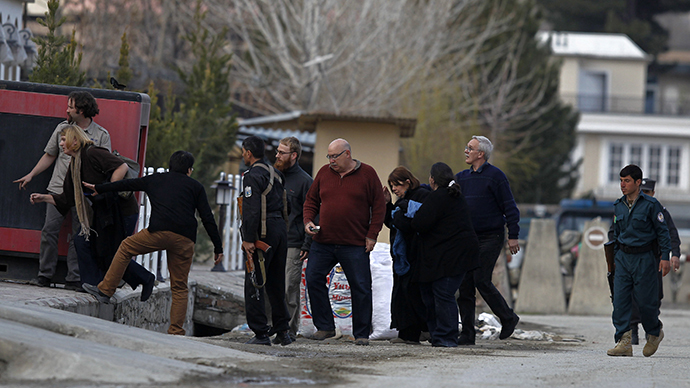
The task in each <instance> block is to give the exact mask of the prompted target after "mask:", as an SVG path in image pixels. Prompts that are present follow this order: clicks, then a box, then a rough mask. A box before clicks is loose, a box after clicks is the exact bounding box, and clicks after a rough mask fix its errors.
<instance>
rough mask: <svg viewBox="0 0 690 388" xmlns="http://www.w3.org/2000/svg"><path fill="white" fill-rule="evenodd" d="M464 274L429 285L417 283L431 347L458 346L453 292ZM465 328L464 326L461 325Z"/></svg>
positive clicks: (456, 313) (441, 279)
mask: <svg viewBox="0 0 690 388" xmlns="http://www.w3.org/2000/svg"><path fill="white" fill-rule="evenodd" d="M463 277H464V274H461V275H457V276H447V277H443V278H440V279H438V280H435V281H433V282H431V283H419V289H420V291H421V292H422V300H423V301H424V305H425V306H426V325H427V327H428V328H429V334H431V344H432V345H433V346H444V347H456V346H458V323H459V321H458V305H457V303H456V302H455V291H456V290H457V289H458V287H460V283H462V278H463ZM463 326H465V325H463Z"/></svg>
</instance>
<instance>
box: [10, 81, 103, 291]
mask: <svg viewBox="0 0 690 388" xmlns="http://www.w3.org/2000/svg"><path fill="white" fill-rule="evenodd" d="M98 113H99V110H98V103H97V102H96V99H95V98H94V97H93V96H92V95H91V94H90V93H89V92H84V91H74V92H72V93H70V94H69V96H68V99H67V120H66V121H63V122H61V123H60V124H58V126H57V127H56V128H55V130H54V131H53V134H52V135H51V137H50V140H48V144H47V145H46V147H45V149H44V152H45V153H44V154H43V156H42V157H41V159H39V161H38V163H36V166H35V167H34V168H33V169H32V170H31V172H29V173H28V174H26V175H25V176H23V177H22V178H19V179H17V180H16V181H14V183H19V189H20V190H21V189H26V185H28V184H29V182H31V180H32V179H33V177H35V176H36V175H38V174H40V173H42V172H43V171H45V170H46V169H47V168H48V167H50V166H51V165H52V164H53V162H55V169H54V170H53V176H52V178H51V179H50V183H48V193H49V194H61V193H62V183H63V181H64V180H65V175H66V174H67V169H68V168H69V162H70V157H69V156H68V155H65V153H64V152H63V151H62V147H60V132H61V131H62V129H63V128H64V127H66V126H67V125H69V124H76V125H78V126H79V127H81V128H82V129H83V130H84V132H86V135H87V136H88V137H89V139H91V140H92V141H93V143H94V145H96V146H99V147H103V148H107V149H108V151H110V134H109V133H108V131H106V130H105V128H103V127H101V126H100V125H98V124H96V123H95V122H94V121H93V117H94V116H96V115H97V114H98ZM56 160H57V162H56ZM70 212H71V213H72V236H76V235H78V234H79V222H78V220H77V214H76V212H75V209H74V208H72V210H71V211H70ZM65 217H66V216H63V215H62V214H60V212H59V211H58V210H57V208H56V207H55V205H52V204H50V203H48V204H46V219H45V222H44V224H43V229H41V245H40V253H39V259H38V263H39V264H38V265H39V267H38V268H39V269H38V276H37V277H36V278H34V279H32V280H31V281H30V282H29V283H30V284H33V285H35V286H39V287H49V286H50V285H51V284H52V282H53V281H52V279H53V276H54V275H55V269H56V267H57V262H58V235H59V234H60V228H61V227H62V223H63V222H64V220H65ZM65 288H66V289H68V290H74V291H81V283H80V278H79V265H78V262H77V253H76V250H75V248H74V242H73V240H70V242H69V250H68V251H67V276H65Z"/></svg>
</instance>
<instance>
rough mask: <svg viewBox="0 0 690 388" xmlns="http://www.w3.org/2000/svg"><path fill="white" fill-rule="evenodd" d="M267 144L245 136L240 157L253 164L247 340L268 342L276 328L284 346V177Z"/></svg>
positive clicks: (246, 209)
mask: <svg viewBox="0 0 690 388" xmlns="http://www.w3.org/2000/svg"><path fill="white" fill-rule="evenodd" d="M265 147H266V145H265V144H264V142H263V140H261V139H260V138H258V137H256V136H249V137H248V138H246V139H244V141H243V142H242V159H243V160H244V164H245V165H246V166H248V167H249V170H247V172H245V173H244V177H243V179H242V228H241V232H242V250H243V251H244V252H245V253H246V257H247V262H248V263H249V265H251V264H252V263H253V267H254V271H253V273H249V272H247V273H246V274H245V278H244V304H245V311H246V315H247V324H248V325H249V328H250V329H251V330H252V331H253V332H254V338H252V339H251V340H249V341H248V342H247V344H253V345H268V346H270V345H271V340H270V338H269V336H270V335H271V334H272V333H276V341H277V343H280V344H281V345H283V346H285V345H289V344H291V343H292V338H291V337H290V334H289V332H288V330H289V322H290V315H289V313H288V309H287V305H286V303H285V256H286V255H287V228H286V226H285V218H284V216H285V214H284V213H285V211H286V210H287V209H286V203H285V190H284V189H283V182H284V181H285V179H284V177H283V174H281V173H280V172H279V171H276V169H275V168H273V167H272V166H270V165H266V164H265V163H264V153H265ZM259 242H262V243H265V244H267V245H268V246H269V247H270V248H269V249H266V250H265V251H262V250H261V249H260V248H259V247H257V245H259ZM248 268H249V266H248ZM265 297H268V301H269V302H270V304H271V306H270V307H271V316H272V320H273V322H272V323H273V326H272V327H271V326H269V325H268V318H267V316H266V302H265V299H264V298H265Z"/></svg>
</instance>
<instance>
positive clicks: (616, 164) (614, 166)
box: [609, 144, 623, 182]
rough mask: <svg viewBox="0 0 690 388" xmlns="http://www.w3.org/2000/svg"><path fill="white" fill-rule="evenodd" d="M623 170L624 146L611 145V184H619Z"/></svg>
mask: <svg viewBox="0 0 690 388" xmlns="http://www.w3.org/2000/svg"><path fill="white" fill-rule="evenodd" d="M622 168H623V145H622V144H611V148H610V152H609V182H618V174H619V173H620V171H621V169H622Z"/></svg>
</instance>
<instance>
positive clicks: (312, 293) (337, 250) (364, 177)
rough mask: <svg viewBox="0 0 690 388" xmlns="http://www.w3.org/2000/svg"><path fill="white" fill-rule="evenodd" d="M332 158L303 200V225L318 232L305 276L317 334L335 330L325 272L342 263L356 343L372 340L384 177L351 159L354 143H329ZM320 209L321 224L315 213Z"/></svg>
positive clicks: (322, 336) (321, 336) (318, 336)
mask: <svg viewBox="0 0 690 388" xmlns="http://www.w3.org/2000/svg"><path fill="white" fill-rule="evenodd" d="M326 158H328V164H327V165H325V166H323V167H321V169H320V170H319V172H318V173H317V174H316V178H314V183H313V184H312V186H311V188H310V189H309V192H308V193H307V197H306V200H305V201H304V229H305V231H306V232H307V233H308V234H309V235H311V236H312V237H313V243H312V246H311V251H310V252H309V261H308V262H307V269H306V280H307V291H308V292H309V301H310V303H311V310H312V317H313V320H314V325H315V326H316V329H317V332H316V333H315V334H314V337H313V338H314V339H317V340H323V339H326V338H329V337H333V336H335V322H334V321H333V312H332V310H331V304H330V302H329V300H328V288H327V287H326V275H328V273H329V272H330V271H331V269H332V268H333V267H334V266H335V265H336V264H337V263H340V266H341V267H342V268H343V272H344V273H345V276H346V277H347V281H348V283H349V285H350V292H351V294H352V334H353V336H354V337H355V344H356V345H369V333H370V332H371V314H372V300H371V270H370V267H369V252H371V251H372V250H373V249H374V245H375V244H376V237H377V236H378V234H379V232H380V231H381V227H382V225H383V218H384V214H385V212H386V204H385V201H384V199H383V190H382V188H381V187H382V186H381V181H380V180H379V178H378V175H376V171H375V170H374V169H373V168H372V167H371V166H369V165H367V164H364V163H362V162H360V161H359V160H356V159H352V151H351V149H350V144H349V143H348V142H347V141H346V140H344V139H336V140H333V141H332V142H331V144H329V145H328V155H326ZM317 215H319V224H320V225H319V227H318V228H317V227H316V225H314V219H315V218H316V216H317Z"/></svg>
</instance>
